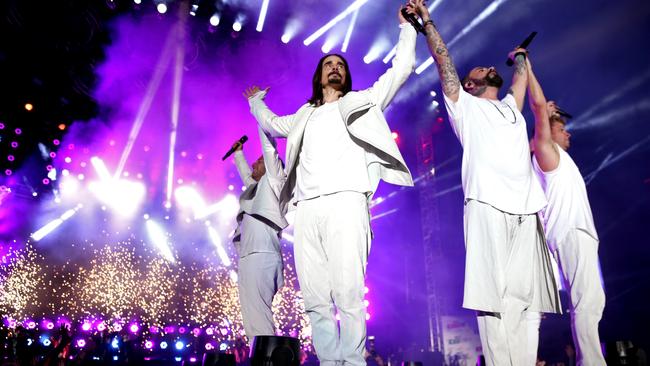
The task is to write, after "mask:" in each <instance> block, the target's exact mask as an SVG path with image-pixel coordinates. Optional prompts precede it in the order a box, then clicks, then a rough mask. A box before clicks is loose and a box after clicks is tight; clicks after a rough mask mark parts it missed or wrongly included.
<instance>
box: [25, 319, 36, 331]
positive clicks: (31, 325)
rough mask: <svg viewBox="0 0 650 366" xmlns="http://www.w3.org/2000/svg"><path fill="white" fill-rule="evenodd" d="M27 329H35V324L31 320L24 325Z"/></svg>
mask: <svg viewBox="0 0 650 366" xmlns="http://www.w3.org/2000/svg"><path fill="white" fill-rule="evenodd" d="M26 326H27V329H34V328H36V322H35V321H33V320H30V321H28V322H27V323H26Z"/></svg>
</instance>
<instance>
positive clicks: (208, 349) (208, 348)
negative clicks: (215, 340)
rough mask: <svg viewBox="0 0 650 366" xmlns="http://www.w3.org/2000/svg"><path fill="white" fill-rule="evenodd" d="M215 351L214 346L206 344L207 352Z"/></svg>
mask: <svg viewBox="0 0 650 366" xmlns="http://www.w3.org/2000/svg"><path fill="white" fill-rule="evenodd" d="M213 349H214V345H213V344H212V343H210V342H208V343H206V344H205V350H206V351H212V350H213Z"/></svg>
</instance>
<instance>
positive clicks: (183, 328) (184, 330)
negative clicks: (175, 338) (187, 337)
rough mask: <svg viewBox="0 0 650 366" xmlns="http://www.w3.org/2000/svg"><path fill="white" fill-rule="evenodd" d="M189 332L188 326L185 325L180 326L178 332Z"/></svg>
mask: <svg viewBox="0 0 650 366" xmlns="http://www.w3.org/2000/svg"><path fill="white" fill-rule="evenodd" d="M186 332H187V328H185V327H178V333H179V334H185V333H186Z"/></svg>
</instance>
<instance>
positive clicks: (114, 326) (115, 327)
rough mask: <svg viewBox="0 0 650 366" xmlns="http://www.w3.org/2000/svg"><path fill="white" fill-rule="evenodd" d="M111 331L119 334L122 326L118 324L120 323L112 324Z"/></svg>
mask: <svg viewBox="0 0 650 366" xmlns="http://www.w3.org/2000/svg"><path fill="white" fill-rule="evenodd" d="M113 330H114V331H115V332H119V331H121V330H122V324H120V323H113Z"/></svg>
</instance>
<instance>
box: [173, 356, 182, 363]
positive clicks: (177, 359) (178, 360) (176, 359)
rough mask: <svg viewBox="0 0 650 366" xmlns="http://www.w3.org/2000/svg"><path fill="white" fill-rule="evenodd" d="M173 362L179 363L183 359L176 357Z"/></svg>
mask: <svg viewBox="0 0 650 366" xmlns="http://www.w3.org/2000/svg"><path fill="white" fill-rule="evenodd" d="M174 360H175V361H176V362H181V361H182V360H183V357H178V356H176V357H174Z"/></svg>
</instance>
